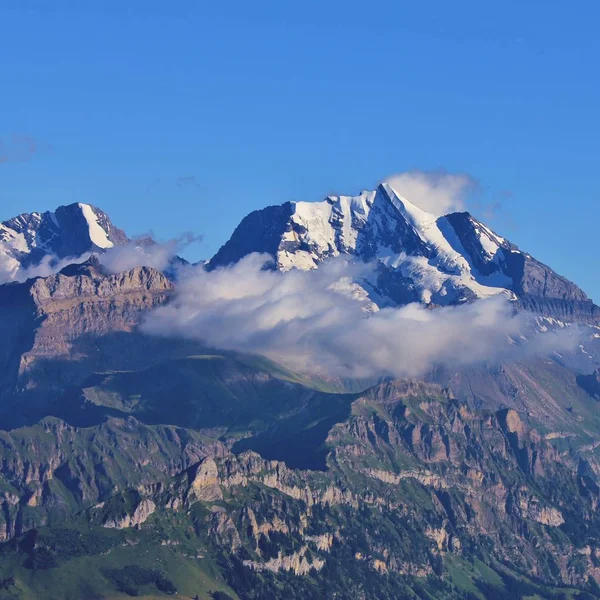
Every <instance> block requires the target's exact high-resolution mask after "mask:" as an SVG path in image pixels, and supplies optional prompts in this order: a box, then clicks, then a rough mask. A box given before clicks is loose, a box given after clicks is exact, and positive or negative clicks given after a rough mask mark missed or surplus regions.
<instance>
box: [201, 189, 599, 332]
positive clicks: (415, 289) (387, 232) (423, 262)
mask: <svg viewBox="0 0 600 600" xmlns="http://www.w3.org/2000/svg"><path fill="white" fill-rule="evenodd" d="M251 252H262V253H266V254H269V255H270V256H271V257H272V258H273V260H274V266H275V268H278V269H281V270H287V269H291V268H299V269H313V268H316V267H318V265H319V264H320V263H321V262H322V261H324V260H326V259H328V258H332V257H335V256H339V255H350V256H353V257H355V258H356V259H358V260H360V261H364V262H371V261H375V262H376V264H377V265H378V269H377V272H376V274H375V275H374V276H369V277H367V278H366V279H365V280H364V281H361V282H359V283H361V285H363V286H364V287H365V289H366V291H367V292H368V294H369V296H370V297H371V299H372V300H373V301H374V302H375V303H376V304H378V305H379V306H386V305H389V304H392V305H402V304H407V303H409V302H424V303H426V304H429V303H431V304H434V305H448V304H457V303H460V302H464V301H472V300H475V299H477V298H483V297H488V296H493V295H496V294H504V295H506V296H508V297H510V298H513V299H514V300H516V305H517V306H518V307H519V308H522V309H525V310H529V311H533V312H536V313H539V314H542V315H544V316H548V317H553V318H556V319H561V320H563V321H578V322H582V323H590V324H598V323H600V309H599V308H598V307H597V306H595V305H594V304H593V302H592V301H591V300H590V299H589V298H588V297H587V296H586V295H585V293H584V292H583V291H582V290H581V289H579V288H578V287H577V286H576V285H575V284H573V283H571V282H570V281H568V280H567V279H565V278H564V277H561V276H560V275H558V274H556V273H555V272H554V271H552V269H550V268H549V267H547V266H546V265H544V264H542V263H540V262H539V261H537V260H535V259H534V258H532V257H531V256H530V255H528V254H526V253H524V252H522V251H520V250H519V249H518V248H517V247H516V246H514V245H513V244H511V243H510V242H509V241H508V240H506V239H504V238H502V237H500V236H499V235H497V234H495V233H494V232H493V231H492V230H491V229H489V228H488V227H486V226H485V225H484V224H483V223H481V222H479V221H477V220H476V219H474V218H473V217H472V216H471V215H470V214H469V213H453V214H449V215H446V216H442V217H439V218H437V217H435V216H433V215H431V214H428V213H426V212H424V211H422V210H421V209H419V208H418V207H416V206H415V205H413V204H411V203H410V201H409V200H407V199H405V198H403V197H402V196H400V195H399V194H398V192H397V191H396V190H394V189H393V188H392V187H391V186H390V185H389V184H381V185H380V186H379V187H378V188H377V189H376V190H375V191H365V192H362V193H361V194H360V195H359V196H355V197H349V196H331V197H328V198H326V199H325V200H324V201H323V202H316V203H313V202H287V203H285V204H283V205H281V206H271V207H268V208H265V209H263V210H259V211H255V212H253V213H251V214H250V215H248V216H247V217H246V218H245V219H243V220H242V222H241V223H240V225H239V226H238V227H237V229H236V230H235V231H234V233H233V235H232V236H231V239H230V240H229V241H228V242H227V243H226V244H225V245H224V246H223V247H222V248H221V249H220V250H219V251H218V252H217V253H216V254H215V256H214V257H213V258H212V259H211V260H210V262H209V268H217V267H219V266H223V265H227V264H230V263H234V262H237V261H238V260H240V259H241V258H242V257H243V256H245V255H247V254H249V253H251Z"/></svg>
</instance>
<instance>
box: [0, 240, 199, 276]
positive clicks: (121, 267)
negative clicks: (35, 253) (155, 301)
mask: <svg viewBox="0 0 600 600" xmlns="http://www.w3.org/2000/svg"><path fill="white" fill-rule="evenodd" d="M201 240H202V237H201V236H197V235H194V234H191V233H185V234H183V235H181V236H179V237H177V238H173V239H171V240H168V241H167V242H164V243H159V242H155V241H153V240H152V239H151V238H150V237H145V238H140V239H138V240H132V241H131V242H129V243H127V244H122V245H119V246H113V247H112V248H108V249H107V250H106V251H105V252H102V253H99V254H97V257H98V261H99V262H100V264H101V265H102V266H103V267H104V269H105V270H106V271H107V272H108V273H121V272H123V271H129V270H131V269H134V268H135V267H152V268H154V269H157V270H159V271H165V270H167V269H169V268H170V267H171V266H173V262H172V261H173V259H174V258H175V257H176V256H177V254H178V253H179V252H182V251H183V250H184V249H185V248H186V247H187V246H189V245H190V244H193V243H198V242H200V241H201ZM90 256H91V253H90V252H86V253H85V254H82V255H81V256H71V257H68V258H59V257H58V256H56V255H55V254H47V255H46V256H44V257H43V258H42V260H41V261H40V262H39V263H36V264H34V265H29V266H27V267H23V266H22V265H21V264H20V262H19V261H18V260H16V259H15V258H14V257H13V256H12V254H11V247H10V246H9V245H7V244H4V243H3V242H0V285H1V284H3V283H7V282H10V281H17V282H24V281H27V280H28V279H33V278H34V277H48V276H49V275H54V274H55V273H58V272H59V271H61V270H62V269H64V267H66V266H67V265H71V264H76V263H82V262H85V261H86V260H88V259H89V257H90ZM175 266H176V265H175Z"/></svg>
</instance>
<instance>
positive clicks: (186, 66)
mask: <svg viewBox="0 0 600 600" xmlns="http://www.w3.org/2000/svg"><path fill="white" fill-rule="evenodd" d="M123 5H124V6H123ZM599 18H600V4H599V3H598V2H595V1H586V0H581V1H578V2H571V3H565V2H553V1H544V2H531V1H529V2H528V1H520V2H513V1H512V0H507V1H503V2H496V1H492V0H489V1H481V0H478V1H461V0H457V1H455V2H450V1H439V2H434V1H429V2H427V1H423V2H410V3H408V2H399V1H396V2H378V1H376V0H373V1H371V2H360V3H359V2H356V3H354V2H331V1H327V0H324V1H322V2H311V1H308V2H306V1H305V2H281V1H280V2H268V3H267V2H260V1H258V2H219V3H217V2H210V3H208V2H202V1H199V0H195V1H189V2H186V1H183V0H181V1H177V2H157V1H152V0H146V1H144V2H141V1H138V0H130V1H128V2H115V1H112V0H105V1H104V2H92V1H91V0H84V1H82V2H75V1H72V2H66V1H64V0H53V1H49V0H47V1H38V2H28V1H27V0H18V2H14V3H11V2H10V1H9V0H4V1H3V2H0V52H1V55H2V61H0V139H2V140H3V143H4V146H3V150H2V151H0V219H4V218H8V217H11V216H14V215H15V214H17V213H20V212H24V211H31V210H46V209H50V208H54V207H55V206H57V205H59V204H66V203H70V202H77V201H83V202H90V203H92V204H95V205H97V206H99V207H100V208H102V209H104V210H105V211H107V212H108V213H109V214H110V215H111V217H112V218H113V220H114V221H115V223H116V224H117V225H119V226H121V227H123V228H124V229H126V230H127V232H128V233H130V234H136V233H144V232H147V231H149V230H153V231H154V233H155V235H156V236H157V237H158V238H161V239H167V238H169V237H173V236H176V235H178V234H180V233H182V232H183V231H189V230H192V231H194V232H196V233H202V234H204V242H203V244H202V245H201V246H198V247H197V248H194V249H190V258H200V257H208V256H210V255H212V254H213V253H214V252H215V251H216V250H217V249H218V247H219V245H220V244H221V243H223V242H224V241H225V240H226V238H227V237H228V236H229V234H230V233H231V231H232V230H233V228H234V227H235V225H236V224H237V223H238V221H239V220H240V219H241V218H242V217H243V216H244V215H245V214H247V213H248V212H249V211H251V210H253V209H256V208H260V207H262V206H265V205H268V204H276V203H277V204H278V203H281V202H283V201H285V200H289V199H291V200H319V199H322V198H323V197H324V196H326V195H327V194H329V193H346V194H351V193H356V192H358V191H360V190H361V189H365V188H370V187H372V186H374V185H375V184H376V183H377V182H378V181H380V180H381V179H383V178H384V177H387V176H389V175H391V174H393V173H397V172H401V171H406V170H411V169H423V170H432V169H433V170H437V169H442V170H447V171H449V172H462V173H467V174H469V175H470V176H472V177H474V178H476V179H477V180H478V181H479V183H480V192H479V197H478V198H477V199H476V200H477V201H476V202H475V203H474V204H473V207H474V208H473V212H474V213H475V214H476V215H479V216H482V215H483V213H484V212H485V213H486V214H487V213H489V212H493V213H494V214H493V216H492V218H491V219H488V222H489V224H490V225H491V226H492V227H493V228H494V229H495V230H496V231H498V233H500V234H502V235H504V236H505V237H508V238H509V239H511V241H513V242H515V243H517V244H518V245H519V246H520V247H522V248H523V249H525V250H527V251H528V252H530V253H531V254H533V255H534V256H536V257H537V258H538V259H540V260H542V261H544V262H546V263H548V264H550V265H551V266H552V267H553V268H554V269H555V270H557V271H558V272H559V273H562V274H564V275H566V276H568V277H569V278H570V279H573V280H574V281H576V282H577V283H578V284H579V285H581V286H582V287H583V288H584V290H585V291H587V292H588V294H590V295H591V296H592V297H593V298H594V299H595V300H596V301H597V302H598V301H600V280H599V279H598V268H597V265H598V249H599V244H598V236H597V232H598V223H599V222H600V219H599V217H600V207H599V206H600V205H599V200H600V181H599V178H598V171H599V168H598V167H599V162H600V161H599V159H600V141H599V140H600V112H599V107H600V77H598V62H599V60H600V38H599V36H598V34H597V23H598V19H599ZM34 147H35V151H34ZM491 208H493V209H494V210H490V209H491Z"/></svg>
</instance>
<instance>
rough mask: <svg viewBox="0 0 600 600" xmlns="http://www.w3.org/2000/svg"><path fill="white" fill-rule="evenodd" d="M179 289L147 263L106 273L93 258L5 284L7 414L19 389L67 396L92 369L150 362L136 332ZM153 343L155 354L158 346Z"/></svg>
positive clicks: (2, 320)
mask: <svg viewBox="0 0 600 600" xmlns="http://www.w3.org/2000/svg"><path fill="white" fill-rule="evenodd" d="M172 288H173V284H172V283H171V282H170V281H169V280H168V279H167V278H166V277H165V276H164V275H163V274H162V273H160V272H159V271H156V270H154V269H151V268H148V267H137V268H135V269H133V270H131V271H128V272H125V273H118V274H115V275H108V274H105V273H104V272H102V270H101V267H100V265H99V263H98V262H97V260H95V259H94V258H93V257H92V258H91V259H90V260H88V261H87V262H86V263H83V264H81V265H71V266H69V267H66V268H65V269H63V270H62V271H61V272H60V273H58V274H56V275H51V276H49V277H45V278H37V279H32V280H29V281H27V282H25V283H21V284H18V283H12V284H5V285H2V286H0V307H2V308H3V309H4V310H2V312H1V314H0V330H1V331H2V333H3V335H2V338H1V339H0V380H1V384H0V386H1V387H0V412H3V411H2V408H3V406H2V404H4V405H5V406H7V403H8V407H9V408H8V409H6V412H9V410H12V408H10V407H12V405H11V404H10V397H14V395H15V394H17V393H26V394H27V393H29V394H30V395H32V394H34V393H35V391H36V390H37V389H39V390H40V391H41V390H43V391H44V393H49V394H50V395H51V392H52V390H55V391H56V392H59V393H60V392H63V391H64V389H65V387H67V386H68V385H69V384H71V383H73V382H75V381H78V380H79V379H81V378H82V377H84V376H85V375H87V374H89V373H91V372H93V371H96V370H103V369H106V368H115V369H123V368H126V367H127V365H128V364H130V365H131V364H132V362H131V361H132V360H135V357H136V356H137V357H141V356H142V355H143V354H145V355H146V360H148V358H149V357H150V356H149V355H148V353H147V352H144V353H142V352H140V351H139V344H140V338H139V336H138V335H136V334H135V331H134V330H135V328H136V326H137V325H138V324H139V322H140V320H141V318H142V316H143V314H144V313H145V312H146V311H148V310H150V309H152V308H153V307H155V306H158V305H160V304H162V303H164V302H166V301H167V299H168V298H169V295H170V294H171V291H172ZM147 343H148V346H147V348H146V350H148V351H149V350H151V348H152V347H153V345H154V346H155V345H157V344H158V342H157V340H154V341H152V340H150V341H148V342H147ZM136 346H138V351H137V352H136V351H134V349H135V348H136ZM23 397H26V396H23ZM7 398H8V399H7ZM21 401H22V398H21ZM46 414H47V413H46ZM42 416H43V415H42Z"/></svg>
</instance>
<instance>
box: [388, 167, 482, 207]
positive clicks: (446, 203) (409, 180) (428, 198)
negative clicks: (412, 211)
mask: <svg viewBox="0 0 600 600" xmlns="http://www.w3.org/2000/svg"><path fill="white" fill-rule="evenodd" d="M384 182H385V183H389V184H390V185H391V186H392V187H393V188H394V189H395V190H396V191H397V192H398V193H399V194H400V195H401V196H403V197H404V198H406V199H407V200H408V201H409V202H412V203H413V204H416V205H417V206H418V207H419V208H421V209H423V210H425V211H427V212H429V213H432V214H434V215H436V216H438V217H439V216H442V215H447V214H448V213H452V212H457V211H463V210H465V200H466V197H467V195H468V194H469V192H471V191H473V190H475V189H476V188H477V187H478V184H477V182H476V181H475V180H474V179H473V178H472V177H470V176H469V175H466V174H464V173H446V172H444V171H439V172H438V171H418V170H415V171H406V172H404V173H398V174H396V175H392V176H390V177H387V178H386V179H385V180H384Z"/></svg>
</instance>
